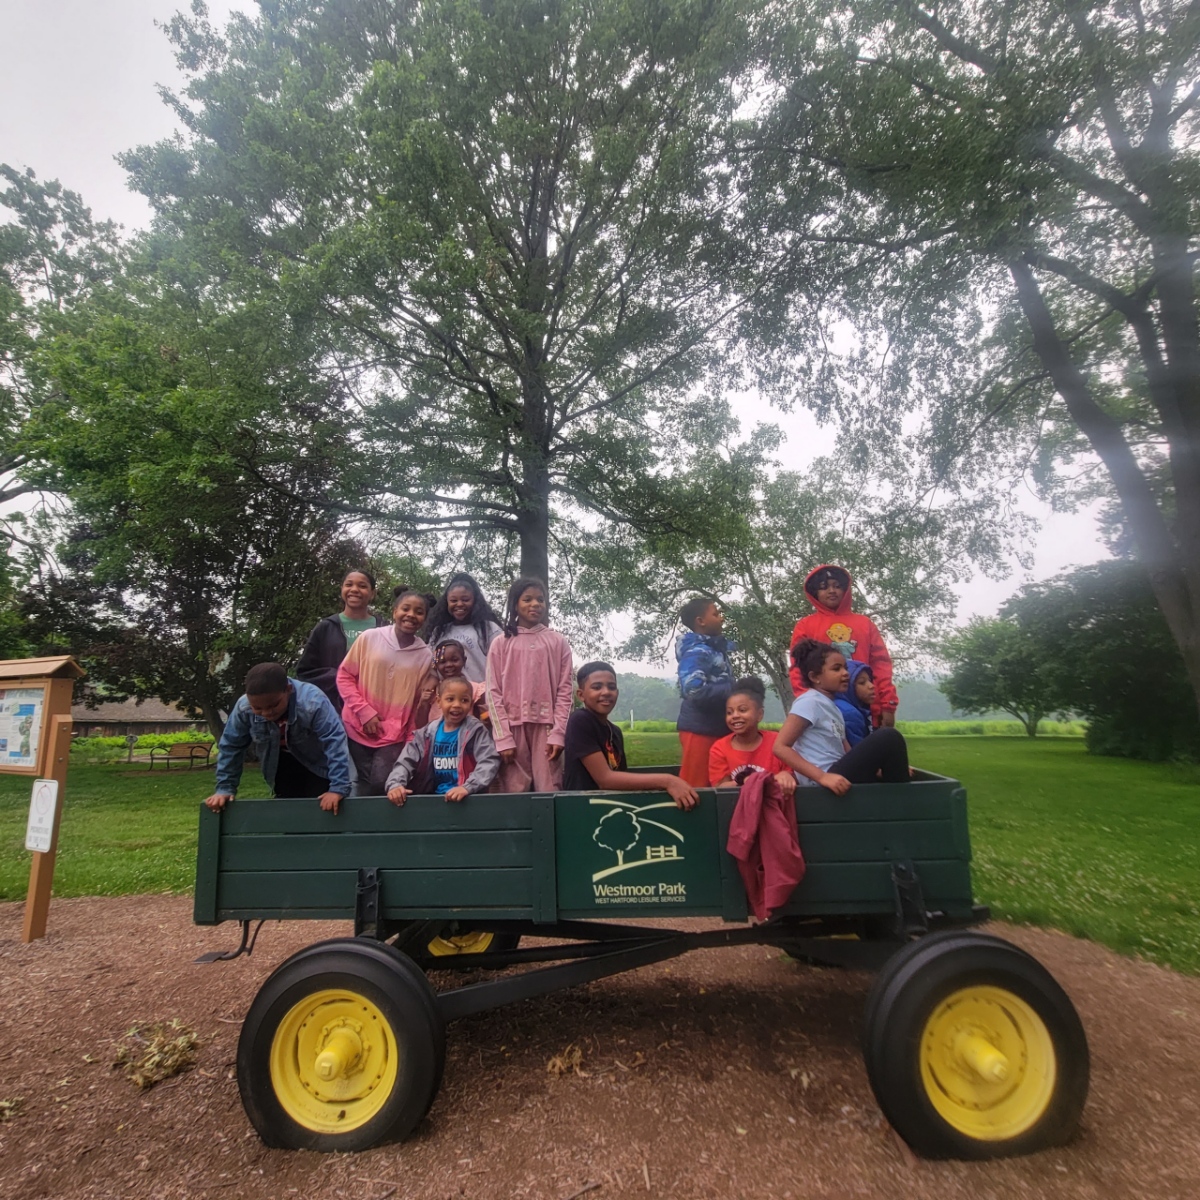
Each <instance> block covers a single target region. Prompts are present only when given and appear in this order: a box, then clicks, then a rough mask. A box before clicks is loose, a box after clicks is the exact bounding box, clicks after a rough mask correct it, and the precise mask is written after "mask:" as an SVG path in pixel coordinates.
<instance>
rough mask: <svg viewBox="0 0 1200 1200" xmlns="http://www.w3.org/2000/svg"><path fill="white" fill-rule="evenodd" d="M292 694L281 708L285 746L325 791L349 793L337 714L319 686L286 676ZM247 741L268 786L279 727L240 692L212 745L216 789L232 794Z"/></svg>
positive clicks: (345, 754)
mask: <svg viewBox="0 0 1200 1200" xmlns="http://www.w3.org/2000/svg"><path fill="white" fill-rule="evenodd" d="M288 683H289V684H291V687H292V694H291V696H290V698H289V699H288V707H287V741H288V750H289V751H290V752H291V754H292V756H293V757H294V758H295V760H296V761H297V762H298V763H299V764H300V765H301V766H302V767H307V768H308V769H309V770H310V771H311V772H312V773H313V774H314V775H318V776H320V777H321V778H322V779H328V780H329V790H330V791H331V792H337V793H339V794H340V795H342V796H348V795H349V794H350V754H349V751H348V750H347V749H346V731H345V729H344V728H343V727H342V722H341V719H340V718H339V717H338V715H337V712H336V711H335V710H334V707H333V705H332V704H330V703H329V699H328V697H327V696H326V695H325V693H324V692H323V691H321V689H320V688H319V687H316V686H314V685H313V684H311V683H304V682H303V681H302V680H300V679H292V678H290V677H289V679H288ZM251 744H253V746H254V752H255V754H256V755H257V756H258V761H259V762H260V763H262V773H263V778H264V779H265V780H266V781H267V784H268V785H269V786H270V787H271V789H272V790H274V788H275V774H276V772H277V771H278V770H279V726H278V725H277V724H276V723H275V722H274V721H265V720H263V718H262V717H259V716H256V715H255V714H254V713H253V712H251V710H250V702H249V701H248V700H247V699H246V697H245V696H242V697H241V699H239V700H238V702H237V703H236V704H235V705H234V706H233V712H231V713H230V714H229V720H228V721H226V722H225V732H224V733H223V734H221V742H220V745H219V747H218V748H217V792H218V793H228V794H230V795H232V794H233V793H234V792H236V791H237V786H238V783H239V782H240V781H241V778H242V764H243V762H244V761H245V757H246V748H247V747H248V746H250V745H251Z"/></svg>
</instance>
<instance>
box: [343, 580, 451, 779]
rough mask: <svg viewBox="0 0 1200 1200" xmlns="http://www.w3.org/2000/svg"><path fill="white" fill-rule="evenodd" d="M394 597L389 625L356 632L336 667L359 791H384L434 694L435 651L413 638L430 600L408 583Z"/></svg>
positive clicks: (422, 622) (422, 722) (422, 719)
mask: <svg viewBox="0 0 1200 1200" xmlns="http://www.w3.org/2000/svg"><path fill="white" fill-rule="evenodd" d="M393 596H394V599H393V602H392V624H391V625H388V626H386V627H385V628H382V629H368V630H367V631H366V633H362V634H359V636H358V640H357V641H356V642H355V643H354V645H353V646H351V647H350V652H349V653H348V654H347V655H346V657H345V658H344V659H343V660H342V665H341V666H340V667H338V674H337V683H338V691H339V692H341V694H342V699H343V700H344V701H345V704H344V706H343V708H342V720H343V721H344V722H345V725H346V735H347V737H348V738H349V739H350V757H351V758H352V759H353V760H354V765H355V767H356V768H357V769H358V783H357V784H356V787H355V795H357V796H379V795H381V794H382V793H383V791H384V783H385V782H386V780H387V777H388V775H389V774H391V770H392V767H394V766H395V765H396V759H397V758H399V757H400V751H401V750H403V749H404V746H405V744H406V743H407V742H408V740H409V739H410V738H411V737H412V734H413V730H414V729H417V728H420V727H421V726H422V725H424V724H425V721H426V717H427V714H428V712H429V702H430V700H432V699H433V694H434V677H433V655H432V654H431V653H430V652H429V647H428V646H426V645H425V643H424V642H423V641H421V639H420V638H419V637H417V630H418V629H420V628H421V627H422V626H423V625H424V624H425V618H426V616H427V615H428V613H429V606H430V600H429V598H428V597H427V596H423V595H422V594H421V593H420V592H416V591H413V589H412V588H406V587H398V588H396V589H395V592H394V593H393Z"/></svg>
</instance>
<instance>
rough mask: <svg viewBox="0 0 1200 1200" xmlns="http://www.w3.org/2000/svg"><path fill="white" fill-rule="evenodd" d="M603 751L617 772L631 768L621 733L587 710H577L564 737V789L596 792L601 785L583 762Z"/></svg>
mask: <svg viewBox="0 0 1200 1200" xmlns="http://www.w3.org/2000/svg"><path fill="white" fill-rule="evenodd" d="M597 750H598V751H599V752H600V753H601V754H603V755H604V757H605V759H606V760H607V761H608V765H609V766H610V767H611V768H612V769H613V770H614V771H626V770H628V769H629V767H628V764H627V763H626V762H625V739H624V738H623V737H622V736H621V731H620V730H619V729H618V728H617V727H616V726H615V725H614V724H612V722H611V721H606V720H605V719H604V718H603V717H598V716H596V714H595V713H594V712H592V711H591V710H590V709H587V708H577V709H576V710H575V711H574V712H573V713H572V714H571V715H570V717H569V718H568V719H567V732H566V736H565V737H564V738H563V790H564V791H567V792H590V791H594V790H595V789H596V788H597V787H598V786H599V784H597V783H596V781H595V780H594V779H593V778H592V777H591V776H590V775H589V774H588V773H587V768H586V767H585V766H584V765H583V761H582V760H583V759H585V758H586V757H587V756H588V755H589V754H595V753H596V751H597Z"/></svg>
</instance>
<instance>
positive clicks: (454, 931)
mask: <svg viewBox="0 0 1200 1200" xmlns="http://www.w3.org/2000/svg"><path fill="white" fill-rule="evenodd" d="M520 941H521V935H520V934H519V933H491V932H490V931H488V930H484V929H469V928H465V927H463V926H460V925H458V924H457V923H456V924H455V925H453V926H452V927H451V928H450V929H447V930H445V931H444V932H443V933H441V934H440V935H439V936H438V937H435V938H434V939H433V940H432V941H430V942H429V944H428V945H427V946H426V947H425V952H426V953H427V954H428V955H429V957H430V958H448V957H449V956H451V955H454V954H488V953H493V954H494V953H499V952H501V951H508V950H515V949H516V948H517V945H518V943H519V942H520Z"/></svg>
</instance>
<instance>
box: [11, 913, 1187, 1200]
mask: <svg viewBox="0 0 1200 1200" xmlns="http://www.w3.org/2000/svg"><path fill="white" fill-rule="evenodd" d="M20 922H21V907H20V906H19V905H16V904H5V905H0V1030H2V1031H3V1036H2V1037H0V1101H4V1100H14V1099H18V1098H19V1099H20V1100H21V1104H20V1106H19V1108H18V1110H17V1112H16V1115H15V1116H13V1117H11V1118H10V1119H8V1120H6V1121H3V1122H2V1123H0V1195H3V1196H4V1197H7V1198H11V1200H33V1198H34V1197H54V1198H55V1200H69V1198H75V1197H79V1198H84V1197H89V1198H90V1197H116V1196H120V1197H148V1198H149V1197H153V1198H162V1200H175V1198H184V1197H186V1198H189V1200H191V1198H193V1197H205V1196H211V1197H215V1198H227V1200H235V1198H236V1200H242V1198H253V1200H258V1198H260V1197H262V1198H265V1197H277V1198H279V1200H285V1198H288V1197H303V1198H305V1200H325V1198H327V1197H353V1198H354V1200H386V1198H387V1197H391V1196H394V1197H396V1198H397V1200H400V1198H402V1197H403V1198H408V1197H412V1198H417V1200H457V1198H459V1197H481V1198H482V1197H489V1198H490V1197H497V1198H508V1197H529V1198H531V1200H533V1198H536V1200H567V1198H568V1197H571V1196H573V1195H576V1196H580V1195H586V1196H587V1197H588V1198H589V1200H615V1198H617V1197H630V1198H632V1197H639V1198H641V1197H647V1196H651V1197H653V1196H659V1197H668V1196H669V1197H681V1198H689V1200H690V1198H693V1197H694V1198H696V1200H701V1198H704V1200H708V1198H713V1200H716V1198H718V1197H719V1198H725V1197H754V1198H755V1200H758V1198H760V1197H761V1198H776V1197H777V1198H780V1200H788V1198H790V1200H801V1198H802V1197H804V1198H807V1197H814V1198H815V1197H820V1198H823V1200H843V1198H849V1197H871V1198H879V1200H894V1198H895V1197H897V1196H904V1197H906V1200H907V1198H909V1197H911V1198H914V1200H923V1198H929V1200H933V1198H937V1200H968V1198H970V1200H991V1198H995V1200H1001V1198H1003V1200H1013V1198H1015V1197H1026V1196H1028V1197H1062V1198H1064V1200H1066V1198H1071V1200H1076V1198H1078V1200H1083V1198H1089V1200H1091V1198H1095V1200H1119V1198H1121V1197H1127V1196H1128V1197H1133V1196H1138V1197H1142V1196H1149V1197H1155V1198H1156V1200H1173V1198H1179V1200H1184V1198H1188V1200H1190V1198H1192V1197H1195V1196H1197V1195H1198V1194H1200V1182H1197V1181H1200V1134H1198V1133H1197V1130H1200V1075H1198V1073H1197V1066H1198V1058H1197V1054H1196V1051H1195V1043H1194V1041H1193V1037H1194V1031H1195V1029H1196V1028H1197V1027H1198V1026H1200V979H1192V978H1184V977H1181V976H1178V975H1174V974H1172V973H1171V972H1169V971H1166V970H1163V969H1162V968H1159V967H1155V966H1152V965H1149V964H1146V963H1142V962H1135V961H1130V960H1128V959H1124V958H1121V957H1119V956H1117V955H1115V954H1112V953H1110V952H1109V951H1107V950H1105V949H1103V948H1101V947H1098V946H1094V945H1091V944H1089V943H1086V942H1080V941H1076V940H1073V939H1071V938H1068V937H1064V936H1061V935H1058V934H1054V933H1046V932H1040V931H1034V930H1026V929H1009V928H1002V927H996V929H995V932H998V933H1000V934H1001V935H1002V936H1004V937H1008V938H1010V939H1011V940H1012V941H1014V942H1017V943H1018V944H1020V945H1022V946H1024V947H1025V948H1026V949H1028V950H1029V951H1031V952H1032V953H1033V954H1034V955H1036V956H1037V957H1038V958H1039V959H1040V960H1041V961H1042V962H1043V963H1044V964H1045V965H1046V966H1047V967H1048V968H1049V969H1050V970H1051V971H1052V972H1053V973H1054V974H1055V976H1056V977H1057V978H1058V980H1059V981H1060V983H1062V984H1063V986H1064V987H1065V988H1066V990H1067V991H1068V992H1069V993H1070V995H1071V997H1072V999H1073V1000H1074V1002H1075V1004H1076V1006H1077V1007H1078V1008H1079V1011H1080V1015H1081V1016H1082V1018H1083V1022H1084V1025H1085V1027H1086V1029H1087V1032H1088V1037H1089V1039H1090V1042H1091V1048H1092V1091H1091V1097H1090V1100H1089V1102H1088V1106H1087V1109H1086V1110H1085V1113H1084V1120H1083V1128H1082V1132H1081V1134H1080V1136H1079V1138H1078V1139H1077V1140H1076V1141H1075V1142H1074V1143H1073V1144H1071V1145H1070V1146H1067V1147H1065V1148H1063V1149H1060V1150H1054V1151H1049V1152H1046V1153H1043V1154H1039V1155H1034V1156H1032V1157H1029V1158H1024V1159H1016V1160H1007V1161H1002V1162H993V1163H986V1164H981V1163H954V1162H950V1163H945V1162H925V1161H918V1160H916V1159H914V1158H913V1157H912V1155H911V1154H910V1153H909V1152H908V1151H907V1149H906V1148H905V1147H903V1146H902V1145H901V1144H900V1143H899V1141H898V1139H897V1138H896V1137H895V1135H894V1134H892V1132H891V1131H890V1129H889V1127H888V1126H887V1125H886V1124H885V1122H884V1121H883V1119H882V1117H881V1116H880V1114H879V1110H878V1108H877V1107H876V1104H875V1101H874V1098H873V1097H872V1095H871V1091H870V1088H869V1086H868V1084H867V1079H866V1075H865V1072H864V1070H863V1066H862V1060H861V1057H860V1054H859V1046H858V1038H859V1019H860V1014H861V1010H862V1003H863V1000H864V998H865V995H866V992H867V989H868V986H869V984H870V979H869V977H868V976H866V975H863V974H859V973H854V972H845V971H831V970H819V969H815V968H810V967H804V966H800V965H797V964H796V963H794V962H792V961H791V960H789V959H787V958H786V957H783V956H781V955H780V954H779V953H778V952H777V951H774V950H768V949H766V948H764V947H741V948H737V949H726V950H719V951H717V950H713V951H698V952H695V953H693V954H690V955H687V956H685V957H684V958H681V959H676V960H675V961H674V962H671V963H668V964H664V965H661V966H656V967H649V968H645V969H643V970H640V971H636V972H632V973H629V974H626V975H622V976H617V977H615V978H613V979H609V980H604V981H601V982H599V983H595V984H591V985H589V986H586V987H582V988H578V989H575V990H573V991H568V992H561V993H558V994H556V995H554V996H550V997H547V998H545V999H542V1000H534V1001H529V1002H526V1003H523V1004H519V1005H516V1006H513V1007H511V1008H507V1009H501V1010H498V1011H496V1012H492V1013H487V1014H483V1015H480V1016H476V1017H471V1018H468V1019H465V1020H462V1021H460V1022H457V1023H456V1024H454V1025H452V1026H450V1029H449V1038H448V1046H449V1049H448V1058H447V1064H446V1075H445V1081H444V1083H443V1085H442V1090H441V1092H440V1094H439V1096H438V1098H437V1100H436V1101H435V1103H434V1106H433V1109H432V1111H431V1112H430V1114H429V1116H428V1118H427V1119H426V1120H425V1121H424V1123H423V1124H422V1125H421V1127H420V1128H419V1130H418V1131H417V1134H416V1135H415V1136H414V1137H413V1138H412V1139H411V1140H409V1141H408V1142H405V1143H403V1144H400V1145H390V1146H384V1147H380V1148H378V1149H375V1150H371V1151H367V1152H365V1153H362V1154H355V1155H349V1154H338V1155H319V1154H313V1153H289V1152H285V1151H277V1150H268V1149H266V1148H264V1147H263V1145H262V1144H261V1142H260V1141H259V1140H258V1137H257V1136H256V1135H255V1134H254V1132H253V1131H252V1130H251V1128H250V1126H249V1123H248V1122H247V1120H246V1117H245V1115H244V1113H243V1112H242V1107H241V1103H240V1101H239V1099H238V1093H237V1085H236V1082H235V1080H234V1075H233V1063H234V1057H235V1052H236V1045H237V1037H238V1029H239V1024H240V1021H241V1018H242V1016H243V1015H244V1014H245V1012H246V1009H247V1007H248V1005H249V1003H250V1001H251V999H252V998H253V996H254V993H255V991H256V990H257V989H258V987H259V985H260V984H261V983H262V981H263V980H264V979H265V978H266V976H267V975H268V974H269V973H270V971H271V969H272V968H273V967H274V966H275V965H276V964H278V963H279V962H280V961H281V960H282V959H283V958H284V957H286V956H287V955H288V954H290V953H291V952H292V951H294V950H296V949H299V948H300V947H301V946H303V945H307V944H308V943H310V942H312V941H316V940H318V939H319V938H322V937H329V936H337V935H341V934H344V933H346V932H347V930H346V928H345V926H344V925H340V924H339V925H334V924H320V925H315V924H308V925H306V924H303V923H301V922H296V923H292V924H282V925H280V924H275V925H267V926H265V927H264V929H263V932H262V936H261V937H260V939H259V945H258V949H257V950H256V952H255V954H254V956H253V957H252V958H250V959H245V958H242V959H238V960H237V961H235V962H230V963H217V964H214V965H210V966H197V965H193V963H192V959H193V958H195V957H196V956H197V955H199V954H202V953H204V952H205V951H207V950H213V949H221V948H225V947H228V946H230V945H232V944H233V943H234V942H235V941H236V927H235V926H233V925H227V926H222V927H219V928H217V929H200V928H196V927H194V926H193V925H192V924H191V920H190V900H188V899H187V898H183V897H173V896H131V897H124V898H121V899H112V900H109V899H104V900H100V899H83V900H60V901H56V902H55V903H54V905H53V906H52V908H51V914H50V923H51V933H50V935H49V936H48V937H47V938H45V939H44V940H43V941H41V942H37V943H35V944H33V945H30V946H25V945H22V944H21V943H20V940H19V937H20ZM432 978H433V979H434V981H435V983H438V982H443V983H444V982H445V978H444V977H443V978H442V979H441V980H439V979H438V977H437V976H434V977H432ZM172 1018H178V1019H179V1020H181V1021H183V1022H184V1023H185V1024H187V1025H189V1026H191V1027H192V1028H193V1029H194V1030H195V1031H196V1032H197V1034H198V1035H199V1038H200V1051H199V1060H198V1063H197V1065H196V1067H195V1068H194V1069H193V1070H191V1071H189V1072H188V1073H187V1074H184V1075H180V1076H177V1077H175V1078H173V1079H170V1080H168V1081H167V1082H165V1083H161V1084H159V1085H157V1086H156V1087H154V1088H152V1089H150V1090H148V1091H145V1092H141V1091H138V1090H137V1089H136V1088H135V1087H134V1086H133V1084H131V1083H130V1082H129V1081H128V1080H127V1079H126V1078H125V1077H124V1076H123V1075H122V1073H121V1072H120V1071H119V1070H116V1069H114V1068H113V1067H112V1065H111V1064H112V1061H113V1045H114V1043H115V1042H116V1041H117V1039H119V1038H120V1037H121V1036H122V1034H124V1033H125V1032H126V1030H128V1029H129V1027H130V1026H131V1025H133V1024H134V1023H137V1022H143V1021H158V1020H170V1019H172ZM571 1043H575V1044H576V1045H578V1046H579V1047H580V1048H581V1050H582V1052H583V1061H582V1063H581V1066H580V1070H581V1072H582V1073H581V1074H574V1073H571V1074H567V1075H564V1076H555V1075H552V1074H550V1073H548V1071H547V1063H548V1061H549V1060H550V1059H551V1058H552V1057H553V1056H555V1055H557V1054H559V1053H561V1052H562V1051H563V1050H564V1049H565V1048H566V1047H567V1046H568V1045H569V1044H571ZM0 1111H2V1110H0ZM589 1184H595V1185H599V1186H597V1187H592V1188H591V1189H590V1190H588V1191H582V1189H584V1188H586V1187H587V1185H589Z"/></svg>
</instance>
